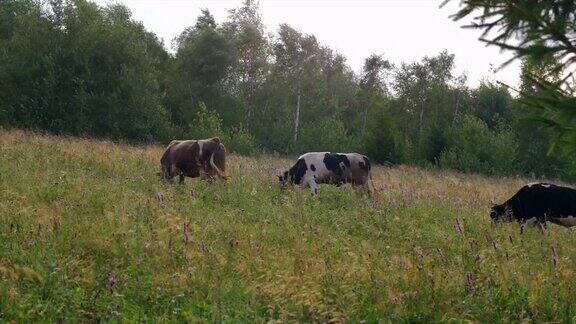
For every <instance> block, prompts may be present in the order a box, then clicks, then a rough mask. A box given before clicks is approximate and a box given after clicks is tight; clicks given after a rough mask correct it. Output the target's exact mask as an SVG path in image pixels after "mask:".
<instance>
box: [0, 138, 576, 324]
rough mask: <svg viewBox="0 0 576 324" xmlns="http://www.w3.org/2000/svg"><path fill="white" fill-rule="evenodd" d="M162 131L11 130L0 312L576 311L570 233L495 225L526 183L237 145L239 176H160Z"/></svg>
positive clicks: (113, 316)
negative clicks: (291, 174) (300, 170)
mask: <svg viewBox="0 0 576 324" xmlns="http://www.w3.org/2000/svg"><path fill="white" fill-rule="evenodd" d="M162 150H163V149H162V147H159V146H142V147H135V146H128V145H122V144H116V143H111V142H106V141H94V140H81V139H74V138H65V137H54V136H45V135H38V134H34V133H28V132H24V131H17V130H13V131H7V130H0V279H1V280H0V319H1V320H16V321H40V320H43V321H60V320H65V321H97V320H98V321H100V320H103V321H115V320H121V319H127V320H139V321H156V320H170V321H183V320H187V321H218V322H220V321H222V322H237V321H246V322H264V321H269V320H280V321H288V320H295V321H346V320H348V321H353V322H358V321H362V320H365V321H368V322H375V321H378V320H384V321H394V322H396V321H406V322H407V321H418V322H427V321H463V320H477V321H482V322H495V321H505V322H506V321H521V320H525V319H533V320H537V321H560V320H564V321H572V320H573V318H574V316H575V314H574V313H575V310H576V309H575V307H576V299H575V298H574V292H575V291H576V290H575V289H576V280H575V279H576V275H575V273H574V271H575V269H576V239H575V238H574V234H573V233H572V231H570V230H567V229H564V228H560V227H555V226H550V227H549V231H548V232H547V234H546V235H540V234H539V233H538V231H536V230H534V229H530V228H527V229H526V230H525V231H524V233H520V230H519V227H518V226H517V225H516V224H508V225H504V226H498V227H493V226H492V225H491V224H490V222H489V220H488V208H489V205H490V202H491V201H492V200H497V201H502V200H504V199H505V198H507V197H508V196H509V195H511V194H513V193H514V192H515V191H516V190H517V189H518V188H519V186H521V185H522V184H524V183H525V182H526V181H527V180H525V179H517V178H487V177H482V176H476V175H464V174H458V173H452V172H440V171H425V170H422V169H417V168H410V167H398V168H392V169H391V168H381V167H376V168H375V169H374V178H375V182H376V185H377V187H378V188H380V193H379V196H380V198H381V202H380V204H379V206H376V207H375V206H373V204H372V201H371V199H370V197H368V196H366V194H365V193H363V192H360V191H354V190H352V189H351V188H347V187H346V186H345V187H342V188H336V187H330V186H321V187H320V195H319V196H317V197H312V196H311V195H310V194H309V191H308V190H299V189H288V190H286V191H284V192H283V191H281V190H280V189H279V188H278V187H277V186H276V177H275V175H276V174H277V173H279V172H280V170H282V169H283V168H286V167H287V166H289V164H290V163H291V161H288V160H283V159H277V158H272V157H266V156H263V157H258V158H244V157H240V156H234V155H233V156H231V157H230V158H229V167H228V169H229V171H228V173H229V174H230V175H231V176H232V178H231V180H230V181H229V182H228V183H227V184H222V183H215V184H211V185H210V184H207V183H205V182H201V181H199V180H197V179H187V183H186V186H185V188H180V187H178V186H177V185H175V184H167V183H164V182H162V181H160V179H159V178H158V176H157V175H156V172H157V171H158V168H159V162H158V161H159V158H160V156H161V153H162Z"/></svg>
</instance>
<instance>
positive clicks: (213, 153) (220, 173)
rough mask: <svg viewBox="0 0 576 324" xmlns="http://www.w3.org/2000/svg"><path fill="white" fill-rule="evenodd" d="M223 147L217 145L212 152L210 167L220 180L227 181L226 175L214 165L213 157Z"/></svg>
mask: <svg viewBox="0 0 576 324" xmlns="http://www.w3.org/2000/svg"><path fill="white" fill-rule="evenodd" d="M223 148H224V147H223V145H222V144H218V147H217V149H216V150H214V152H212V155H211V156H210V166H211V167H213V168H214V170H216V173H218V176H220V177H221V178H222V179H224V180H228V176H227V175H226V173H225V172H224V171H222V170H220V168H218V166H217V165H216V163H214V155H215V154H216V153H217V152H219V151H221V150H222V149H223Z"/></svg>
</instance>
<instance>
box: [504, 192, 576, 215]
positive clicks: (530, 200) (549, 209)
mask: <svg viewBox="0 0 576 324" xmlns="http://www.w3.org/2000/svg"><path fill="white" fill-rule="evenodd" d="M506 204H507V205H508V206H510V207H511V209H512V211H513V213H514V215H515V216H516V217H517V218H519V219H530V218H532V217H537V218H541V219H544V218H547V217H566V216H576V190H574V189H572V188H568V187H562V186H556V185H553V184H547V183H536V184H529V185H526V186H524V187H522V188H521V189H520V190H519V191H518V192H517V193H516V194H515V195H514V196H512V197H511V198H510V199H509V200H508V201H507V202H506Z"/></svg>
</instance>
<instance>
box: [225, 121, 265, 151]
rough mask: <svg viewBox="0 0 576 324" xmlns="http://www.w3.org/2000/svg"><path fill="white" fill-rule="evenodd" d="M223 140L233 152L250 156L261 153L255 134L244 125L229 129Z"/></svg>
mask: <svg viewBox="0 0 576 324" xmlns="http://www.w3.org/2000/svg"><path fill="white" fill-rule="evenodd" d="M223 140H224V141H225V144H226V147H227V148H228V149H229V150H230V151H231V152H234V153H238V154H241V155H249V156H253V155H257V154H259V153H260V148H259V147H258V145H257V144H256V141H255V140H254V136H252V134H250V132H249V131H248V130H247V129H246V128H244V127H243V126H242V125H240V126H238V127H233V128H231V129H230V130H228V131H227V132H226V135H225V136H224V139H223Z"/></svg>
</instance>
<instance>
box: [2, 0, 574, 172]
mask: <svg viewBox="0 0 576 324" xmlns="http://www.w3.org/2000/svg"><path fill="white" fill-rule="evenodd" d="M485 4H486V3H485ZM467 5H475V6H477V5H480V2H475V1H473V2H469V3H467ZM486 5H489V4H486ZM540 5H541V4H538V6H540ZM559 10H560V9H559ZM563 10H565V8H564V9H561V10H560V11H559V12H564V11H563ZM560 27H562V26H560ZM565 27H566V26H565ZM173 45H174V53H169V52H168V51H166V49H165V47H164V44H163V43H162V42H161V41H160V40H159V39H158V37H156V35H154V34H153V33H151V32H149V31H147V30H146V29H145V28H144V26H142V24H141V23H139V22H136V21H134V20H132V18H131V13H130V11H129V10H128V9H127V8H126V7H124V6H120V5H108V6H99V5H97V4H95V3H91V2H88V1H86V0H77V1H67V0H53V1H27V0H6V1H2V2H0V84H1V85H2V86H1V87H0V124H2V125H6V126H12V127H20V128H33V129H41V130H46V131H49V132H52V133H66V134H72V135H82V136H94V137H105V138H113V139H128V140H136V141H162V142H167V141H169V140H170V139H174V138H180V139H183V138H207V137H212V136H219V137H221V138H222V139H223V140H224V141H225V144H226V145H227V147H228V148H229V149H230V150H231V151H234V152H238V153H241V154H247V155H254V154H256V153H257V152H258V151H265V152H279V153H282V154H300V153H303V152H306V151H313V150H314V151H316V150H322V151H324V150H330V151H340V152H344V151H364V152H365V153H366V152H367V154H368V155H369V156H370V157H371V158H372V159H373V160H374V161H378V162H389V163H404V164H415V165H420V166H426V167H428V166H433V165H438V161H440V160H441V159H440V158H441V156H442V160H446V161H447V159H448V156H450V159H448V160H450V161H455V160H457V156H458V154H456V153H455V152H456V151H457V150H464V151H465V152H467V153H466V154H465V156H466V159H468V160H469V161H468V160H467V162H466V163H461V164H465V165H467V167H466V168H464V169H466V170H469V171H474V172H489V173H492V172H500V173H501V172H508V173H515V174H524V173H529V174H546V175H549V176H555V177H563V178H569V177H571V175H574V174H576V165H574V164H573V163H570V162H569V160H571V159H568V158H567V157H569V156H570V154H571V153H570V151H569V150H567V149H565V147H568V146H571V145H572V144H570V143H571V142H576V141H574V140H573V138H574V136H573V134H572V133H573V132H572V127H571V126H569V123H570V120H572V119H573V118H572V117H573V116H572V113H573V112H572V110H573V109H570V107H572V106H573V96H572V95H571V94H570V92H569V89H570V88H568V87H564V88H562V89H561V90H558V88H554V87H550V85H554V84H559V82H561V81H562V79H561V78H560V76H562V74H561V73H560V72H561V71H558V69H556V68H557V64H556V63H557V62H558V60H557V58H556V57H554V56H553V55H548V56H546V59H541V60H538V59H537V58H536V57H532V56H528V57H530V58H531V60H529V63H530V64H528V65H529V68H526V69H524V70H523V76H522V79H523V83H524V84H523V86H522V92H523V93H524V92H526V95H523V96H522V98H520V99H521V100H522V102H524V104H523V105H520V106H526V105H527V104H531V105H534V103H535V102H537V105H538V106H539V107H540V108H541V111H540V114H538V115H537V116H538V117H540V119H542V116H544V118H545V120H546V122H548V124H547V125H549V126H550V127H549V128H550V129H556V130H557V131H556V132H554V133H552V131H550V130H544V131H540V130H539V131H534V132H531V131H530V128H531V127H532V126H533V125H535V124H532V123H534V122H533V121H531V122H530V123H528V122H526V123H524V122H521V121H520V120H521V119H525V118H526V117H529V116H530V115H533V111H530V112H527V111H528V110H525V109H518V110H515V111H513V110H514V109H512V108H511V107H513V106H514V105H519V104H518V101H517V100H516V99H514V98H512V97H511V96H510V94H509V93H508V91H507V89H506V88H505V87H503V86H498V85H495V84H492V83H489V82H483V83H482V84H481V85H480V86H479V87H478V88H475V89H472V88H470V87H468V86H467V85H466V77H465V75H464V76H455V75H454V73H453V72H454V55H452V54H450V53H449V52H448V51H442V52H440V53H438V54H437V55H432V56H426V57H424V58H423V59H422V60H420V61H418V62H410V63H401V64H399V65H397V66H394V65H392V64H390V62H389V61H388V60H386V58H385V57H383V56H381V55H370V56H369V57H368V58H367V59H366V60H365V66H364V69H363V71H362V72H361V73H359V74H356V73H354V71H352V69H350V67H349V66H348V64H347V63H346V58H345V57H344V56H343V55H341V54H339V53H337V52H336V51H334V50H332V49H330V48H329V47H327V46H324V45H323V44H321V43H320V42H319V40H317V39H316V38H315V37H314V35H309V34H306V33H303V32H302V31H299V30H297V29H295V28H293V27H291V26H289V25H286V24H283V25H281V26H280V28H279V30H278V32H277V33H276V34H275V35H270V34H269V33H267V31H266V30H265V28H264V25H263V23H262V20H261V17H260V13H259V8H258V4H257V2H255V1H252V0H246V1H244V3H243V4H242V5H241V6H239V7H238V8H234V9H232V10H230V11H229V15H228V17H227V18H226V19H225V20H224V21H223V22H221V23H220V22H218V21H216V19H214V17H213V16H212V15H211V13H210V12H209V11H208V10H207V9H206V10H203V11H202V12H201V14H200V15H199V16H198V17H197V19H196V21H195V22H194V23H192V24H191V26H190V27H188V28H186V29H185V30H184V31H183V32H182V33H181V34H180V35H179V37H177V38H176V39H175V41H174V43H173ZM544 72H545V73H544ZM535 74H537V75H543V76H546V82H548V83H546V82H541V80H539V79H537V80H534V81H530V80H532V76H533V75H535ZM531 96H532V97H531ZM564 99H566V100H564ZM560 108H561V109H562V112H560V111H559V110H558V109H560ZM297 111H298V114H297V113H296V112H297ZM297 116H298V118H297ZM457 116H462V117H465V116H476V117H477V118H479V119H481V120H482V121H483V122H484V123H485V124H486V125H488V130H486V132H485V134H484V131H482V133H483V134H484V136H485V137H488V138H491V137H494V136H499V135H501V133H502V129H508V132H512V133H514V134H513V137H515V138H518V143H519V144H518V156H517V159H516V160H515V162H514V165H513V166H510V165H508V164H506V165H505V166H502V167H494V168H495V169H498V170H496V171H494V170H492V168H488V167H486V163H488V162H486V159H485V157H484V156H483V155H482V154H480V153H478V152H476V153H473V152H472V151H470V150H469V149H468V147H466V149H464V148H463V147H462V146H461V145H456V144H454V143H457V142H458V141H457V140H455V139H453V138H451V137H452V136H457V135H458V134H459V132H457V131H450V132H447V131H446V130H448V129H450V130H452V129H453V125H454V123H455V120H456V119H457ZM470 125H471V127H473V128H474V127H476V126H477V125H476V124H475V123H470ZM474 129H475V130H477V127H476V128H474ZM559 129H560V130H561V132H559V131H558V130H559ZM537 134H541V135H542V136H539V135H537ZM553 135H554V136H553ZM511 136H512V135H511ZM554 139H555V140H556V143H558V145H557V146H558V147H559V149H558V150H557V152H556V153H555V156H554V157H553V158H552V157H547V158H543V159H541V160H542V162H541V163H540V162H538V163H536V162H532V161H533V159H531V158H530V157H531V156H533V155H543V154H544V153H545V152H544V151H546V145H548V143H550V142H551V141H552V140H554ZM489 142H490V141H487V143H489ZM489 145H491V144H486V145H485V146H489ZM497 145H498V143H497ZM471 152H472V153H471ZM544 161H547V162H544ZM548 162H550V163H548ZM450 163H451V164H457V163H456V162H450ZM506 163H508V162H506ZM547 164H549V165H550V167H549V168H546V165H547ZM503 170H506V171H503Z"/></svg>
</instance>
